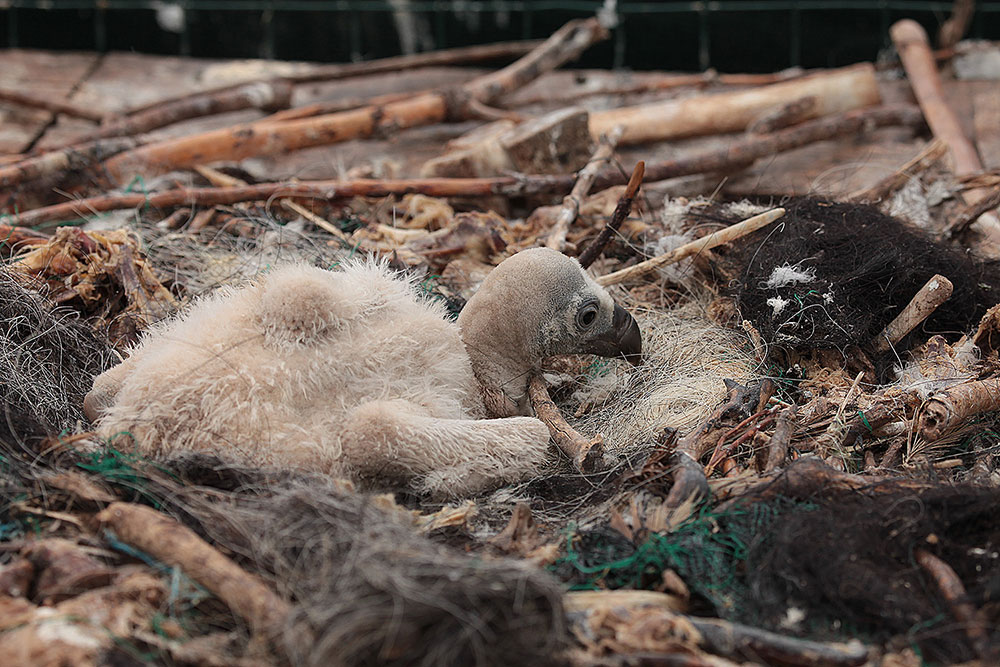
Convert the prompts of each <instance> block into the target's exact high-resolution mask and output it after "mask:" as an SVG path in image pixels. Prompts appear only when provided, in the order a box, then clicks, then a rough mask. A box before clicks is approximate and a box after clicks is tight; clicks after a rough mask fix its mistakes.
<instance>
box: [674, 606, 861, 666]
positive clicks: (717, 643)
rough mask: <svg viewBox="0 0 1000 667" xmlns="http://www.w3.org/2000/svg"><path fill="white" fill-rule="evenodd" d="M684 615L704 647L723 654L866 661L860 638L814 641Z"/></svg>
mask: <svg viewBox="0 0 1000 667" xmlns="http://www.w3.org/2000/svg"><path fill="white" fill-rule="evenodd" d="M686 618H687V619H688V620H689V621H691V624H692V625H693V626H694V627H695V629H697V630H698V632H700V633H701V636H702V645H703V646H704V647H705V648H706V649H707V650H709V651H712V652H713V653H718V654H721V655H725V656H740V657H742V658H744V659H747V660H753V661H758V660H761V661H763V662H764V663H765V664H782V665H803V666H806V665H828V666H829V667H853V666H854V665H863V664H865V663H866V662H868V647H867V646H865V645H864V644H862V643H861V642H851V643H850V644H833V643H822V642H814V641H809V640H808V639H798V638H795V637H788V636H786V635H782V634H778V633H776V632H769V631H767V630H761V629H760V628H754V627H751V626H749V625H743V624H741V623H732V622H729V621H724V620H722V619H718V618H698V617H695V616H688V617H686Z"/></svg>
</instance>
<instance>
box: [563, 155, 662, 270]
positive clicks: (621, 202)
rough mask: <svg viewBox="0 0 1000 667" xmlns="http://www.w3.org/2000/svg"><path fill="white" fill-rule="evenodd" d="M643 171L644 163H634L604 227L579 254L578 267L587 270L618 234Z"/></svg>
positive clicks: (636, 192) (644, 168) (640, 182)
mask: <svg viewBox="0 0 1000 667" xmlns="http://www.w3.org/2000/svg"><path fill="white" fill-rule="evenodd" d="M645 171H646V163H645V162H643V161H642V160H640V161H639V162H637V163H636V165H635V168H633V169H632V176H631V177H630V178H629V179H628V185H626V186H625V193H624V194H623V195H622V196H621V197H619V199H618V203H617V204H616V205H615V210H614V211H613V212H612V213H611V218H610V219H609V220H608V223H607V224H606V225H604V228H603V229H602V230H601V233H600V234H598V235H597V238H596V239H594V240H593V242H591V244H590V245H589V246H587V248H586V249H585V250H584V251H583V252H582V253H580V258H579V260H580V266H582V267H583V268H585V269H586V268H588V267H589V266H590V265H591V264H593V263H594V262H595V261H596V260H597V258H598V257H600V256H601V253H602V252H604V246H606V245H608V241H610V240H611V237H612V236H614V235H615V234H617V233H618V229H619V228H620V227H621V226H622V223H623V222H625V218H627V217H628V216H629V213H631V212H632V202H634V201H635V196H636V194H638V192H639V186H640V185H641V184H642V175H643V173H645Z"/></svg>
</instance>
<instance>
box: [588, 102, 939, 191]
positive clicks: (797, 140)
mask: <svg viewBox="0 0 1000 667" xmlns="http://www.w3.org/2000/svg"><path fill="white" fill-rule="evenodd" d="M921 123H923V117H922V116H921V115H920V110H919V109H917V108H916V107H913V106H910V105H903V106H885V107H875V108H873V109H859V110H857V111H849V112H847V113H845V114H841V115H838V116H831V117H829V118H820V119H818V120H813V121H809V122H806V123H802V124H800V125H796V126H794V127H790V128H787V129H784V130H778V131H776V132H774V133H773V134H765V135H753V136H745V137H741V138H739V139H735V140H733V141H732V142H730V143H729V144H728V145H726V146H723V147H722V148H718V149H714V150H708V151H704V152H702V153H696V154H694V155H690V156H687V157H683V158H679V159H677V160H669V161H666V162H653V163H649V164H647V165H646V176H645V179H646V182H647V183H652V182H654V181H662V180H666V179H668V178H677V177H679V176H690V175H692V174H706V173H716V172H720V173H724V172H727V171H735V170H738V169H743V168H745V167H747V166H749V165H750V164H752V163H753V162H754V160H757V159H758V158H763V157H768V158H769V157H772V156H774V155H775V154H776V153H783V152H785V151H789V150H792V149H794V148H799V147H801V146H806V145H808V144H814V143H816V142H818V141H824V140H827V139H834V138H836V137H841V136H850V135H856V134H860V133H862V132H865V131H867V130H869V129H871V128H876V127H889V126H897V125H904V126H910V127H914V126H917V125H920V124H921ZM623 181H624V178H623V177H622V175H621V174H620V173H618V172H603V173H602V174H601V175H600V176H598V178H597V182H596V183H595V188H596V189H598V190H602V189H604V188H607V187H610V186H612V185H620V184H621V183H622V182H623Z"/></svg>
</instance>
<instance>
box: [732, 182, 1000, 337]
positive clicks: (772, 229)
mask: <svg viewBox="0 0 1000 667" xmlns="http://www.w3.org/2000/svg"><path fill="white" fill-rule="evenodd" d="M784 207H785V208H786V210H787V213H786V214H785V216H784V217H783V218H782V219H781V220H780V221H779V222H777V223H775V224H774V225H772V226H769V227H766V228H764V229H763V230H760V231H758V232H756V233H754V234H752V235H751V236H748V237H747V238H746V239H744V240H743V242H741V243H739V244H733V247H732V248H731V249H730V251H729V256H728V261H732V262H733V263H734V267H735V269H734V273H738V279H737V281H736V284H735V289H734V292H735V296H736V298H737V300H738V302H739V307H740V310H741V312H742V313H743V316H744V317H745V318H747V319H749V320H750V321H751V322H752V323H753V324H754V326H755V327H756V328H757V330H758V331H760V333H761V335H762V336H763V337H764V339H765V340H766V341H768V342H770V343H775V344H777V345H779V346H786V347H818V348H841V349H842V348H843V347H844V346H847V345H851V344H854V345H861V346H866V345H867V344H868V343H869V342H870V341H872V340H873V338H874V337H875V336H876V335H877V334H878V333H879V332H880V331H881V330H882V329H883V328H884V327H885V326H886V325H887V324H888V323H889V322H891V321H892V319H893V318H895V317H896V315H898V314H899V311H900V309H902V308H903V307H904V306H905V305H906V304H907V303H909V301H910V299H912V298H913V296H914V295H915V294H916V293H917V291H918V290H919V289H920V288H921V287H923V285H924V284H925V283H926V282H927V281H928V280H929V279H930V278H931V277H933V276H934V274H941V275H943V276H945V277H946V278H948V279H949V280H951V282H952V283H953V284H954V288H955V289H954V293H953V294H952V296H951V298H950V299H948V300H947V301H946V302H945V303H944V305H943V306H941V307H940V308H938V309H937V311H936V312H935V313H934V314H933V315H932V316H931V317H930V319H928V320H927V322H925V323H924V325H923V330H924V332H925V334H924V335H926V333H965V332H966V331H968V330H969V329H970V328H971V327H974V326H975V325H976V323H977V322H978V320H979V318H981V317H982V315H983V313H984V312H985V311H986V309H987V308H989V307H991V306H993V305H994V304H996V303H997V302H1000V270H998V266H997V264H996V263H995V262H984V261H980V260H977V259H976V258H974V257H972V256H970V255H968V254H966V253H963V252H962V251H960V250H957V249H955V248H952V247H950V246H946V245H943V244H941V243H938V242H936V241H934V240H932V239H931V238H929V237H928V236H927V235H925V234H924V233H923V232H921V231H919V230H917V229H916V228H914V227H911V226H909V225H907V224H906V223H903V222H901V221H899V220H897V219H896V218H892V217H890V216H887V215H885V214H883V213H881V212H880V211H878V210H877V209H876V208H874V207H871V206H868V205H864V204H851V203H834V202H828V201H823V200H818V199H793V200H791V201H789V202H787V203H785V204H784ZM901 347H902V348H903V349H905V348H906V343H905V341H904V343H903V345H902V346H901Z"/></svg>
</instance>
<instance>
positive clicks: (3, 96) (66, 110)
mask: <svg viewBox="0 0 1000 667" xmlns="http://www.w3.org/2000/svg"><path fill="white" fill-rule="evenodd" d="M0 102H10V103H11V104H18V105H20V106H23V107H31V108H33V109H42V110H43V111H50V112H52V113H61V114H63V115H65V116H72V117H74V118H82V119H84V120H89V121H92V122H94V123H100V122H101V121H102V120H104V115H105V114H103V113H101V112H100V111H92V110H90V109H85V108H83V107H79V106H77V105H75V104H70V103H69V102H61V101H57V100H46V99H42V98H40V97H35V96H34V95H26V94H25V93H22V92H19V91H16V90H3V89H0Z"/></svg>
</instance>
